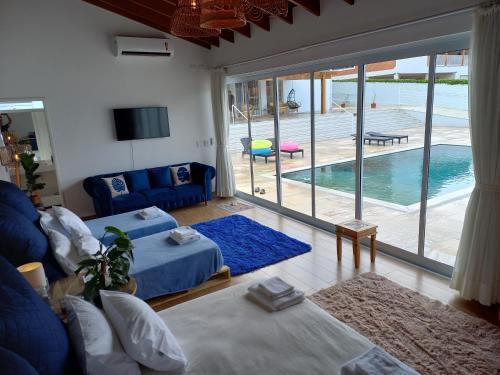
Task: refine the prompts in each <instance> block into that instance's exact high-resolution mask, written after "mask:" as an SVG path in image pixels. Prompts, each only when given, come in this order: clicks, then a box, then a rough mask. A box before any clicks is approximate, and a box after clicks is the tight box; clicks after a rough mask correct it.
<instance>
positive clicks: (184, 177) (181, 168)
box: [170, 164, 192, 186]
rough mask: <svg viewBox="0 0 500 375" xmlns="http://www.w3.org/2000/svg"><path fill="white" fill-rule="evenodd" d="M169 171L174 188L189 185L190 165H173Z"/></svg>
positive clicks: (190, 178)
mask: <svg viewBox="0 0 500 375" xmlns="http://www.w3.org/2000/svg"><path fill="white" fill-rule="evenodd" d="M170 171H171V172H172V178H173V179H174V185H175V186H179V185H184V184H189V183H191V181H192V177H191V165H189V164H183V165H175V166H173V167H170Z"/></svg>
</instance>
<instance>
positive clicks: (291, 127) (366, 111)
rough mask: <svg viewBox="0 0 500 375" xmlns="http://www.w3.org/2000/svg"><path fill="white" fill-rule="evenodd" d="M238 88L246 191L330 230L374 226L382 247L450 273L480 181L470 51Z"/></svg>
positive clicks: (236, 122) (235, 146)
mask: <svg viewBox="0 0 500 375" xmlns="http://www.w3.org/2000/svg"><path fill="white" fill-rule="evenodd" d="M385 55H386V56H387V54H385ZM388 57H390V56H388ZM228 90H231V93H230V94H229V98H230V103H229V104H230V105H229V107H230V108H229V110H230V112H231V128H230V134H231V136H230V139H231V146H230V149H231V151H232V155H233V162H234V164H235V172H236V179H237V188H238V190H239V191H240V192H243V193H246V194H249V195H252V196H253V197H254V198H255V199H257V201H258V200H265V201H267V204H266V205H267V206H270V207H271V208H275V209H276V210H277V211H280V212H284V213H286V214H289V215H292V216H295V217H297V218H299V219H301V220H305V221H307V222H309V223H311V224H316V225H318V226H320V227H322V228H326V229H329V230H331V229H333V228H334V225H335V224H336V223H339V222H342V221H345V220H349V219H352V218H354V217H356V218H360V219H363V220H366V221H368V222H372V223H373V224H376V225H378V230H379V232H378V236H377V239H378V241H379V248H380V249H382V250H386V251H388V252H390V253H392V254H395V255H400V256H401V257H402V258H404V259H406V260H409V261H413V262H416V263H419V264H421V265H424V266H429V267H430V268H432V269H434V270H437V271H439V272H444V273H449V272H450V270H451V268H450V267H449V266H450V265H452V264H453V262H454V259H455V255H456V250H457V247H458V241H459V238H460V234H461V229H462V224H463V216H464V212H465V207H466V205H467V202H468V198H469V195H470V191H471V190H472V186H473V184H474V176H473V169H472V156H471V150H470V136H469V115H468V97H467V93H468V58H467V50H460V51H458V52H446V53H433V54H430V55H426V54H423V55H421V56H414V57H408V58H395V59H390V58H389V59H387V58H386V59H384V60H381V61H376V60H375V62H374V60H371V61H369V63H361V60H360V62H359V64H358V65H356V64H342V63H336V64H335V65H332V67H331V68H328V67H325V66H322V69H317V70H316V71H312V72H302V73H301V72H291V73H289V74H281V75H271V76H268V77H263V78H259V79H252V80H247V81H243V82H237V83H233V84H231V85H229V86H228ZM433 262H434V263H433Z"/></svg>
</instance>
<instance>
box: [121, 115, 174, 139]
mask: <svg viewBox="0 0 500 375" xmlns="http://www.w3.org/2000/svg"><path fill="white" fill-rule="evenodd" d="M113 113H114V116H115V128H116V137H117V139H118V140H119V141H129V140H132V139H145V138H162V137H170V126H169V123H168V111H167V108H166V107H146V108H119V109H114V110H113Z"/></svg>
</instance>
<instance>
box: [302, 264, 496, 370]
mask: <svg viewBox="0 0 500 375" xmlns="http://www.w3.org/2000/svg"><path fill="white" fill-rule="evenodd" d="M310 299H311V300H312V301H313V302H315V303H316V304H317V305H319V306H320V307H322V308H323V309H324V310H326V311H328V312H329V313H330V314H331V315H333V316H334V317H336V318H337V319H339V320H340V321H342V322H344V323H346V324H348V325H349V326H351V327H352V328H354V329H355V330H357V331H358V332H360V333H361V334H363V335H364V336H366V337H367V338H368V339H370V340H371V341H372V342H373V343H375V344H377V345H379V346H380V347H382V348H383V349H385V350H386V351H387V352H389V353H390V354H392V355H393V356H395V357H396V358H398V359H400V360H401V361H403V362H405V363H406V364H408V365H409V366H411V367H413V368H414V369H415V370H417V371H419V372H420V373H421V374H429V375H439V374H450V375H451V374H453V375H455V374H456V375H461V374H464V375H465V374H467V375H469V374H488V375H491V374H500V328H498V327H496V326H495V325H493V324H491V323H489V322H487V321H485V320H482V319H479V318H476V317H473V316H470V315H467V314H465V313H463V312H461V311H458V310H456V309H455V308H453V307H451V306H448V305H444V304H442V303H441V302H439V301H435V300H431V299H429V298H427V297H425V296H422V295H421V294H419V293H417V292H415V291H413V290H410V289H407V288H404V287H402V286H400V285H398V284H396V283H394V282H392V281H390V280H388V279H386V278H384V277H382V276H378V275H376V274H374V273H365V274H362V275H360V276H358V277H356V278H354V279H351V280H347V281H345V282H342V283H339V284H337V285H335V286H333V287H330V288H327V289H324V290H321V291H319V292H317V293H315V294H314V295H312V296H311V297H310Z"/></svg>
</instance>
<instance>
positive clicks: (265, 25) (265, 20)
mask: <svg viewBox="0 0 500 375" xmlns="http://www.w3.org/2000/svg"><path fill="white" fill-rule="evenodd" d="M247 22H250V23H253V24H254V25H255V26H258V27H260V28H261V29H263V30H266V31H271V21H270V19H269V16H268V15H267V14H264V15H263V16H262V18H261V19H259V20H251V19H249V18H248V17H247Z"/></svg>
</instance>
